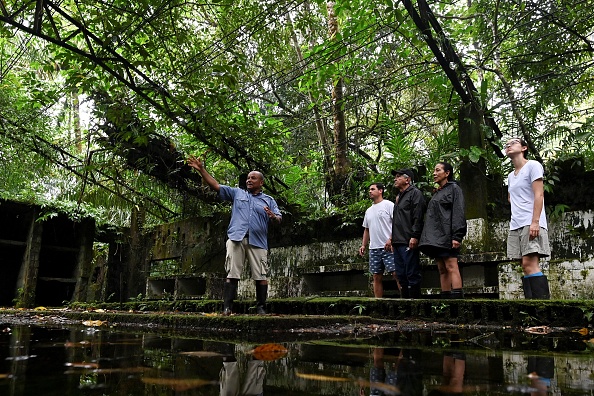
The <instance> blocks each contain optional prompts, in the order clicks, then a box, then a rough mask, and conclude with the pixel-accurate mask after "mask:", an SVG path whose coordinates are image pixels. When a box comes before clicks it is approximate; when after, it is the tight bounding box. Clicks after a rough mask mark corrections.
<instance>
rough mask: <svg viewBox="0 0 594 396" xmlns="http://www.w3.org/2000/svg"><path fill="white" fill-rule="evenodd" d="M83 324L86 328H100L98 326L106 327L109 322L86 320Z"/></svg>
mask: <svg viewBox="0 0 594 396" xmlns="http://www.w3.org/2000/svg"><path fill="white" fill-rule="evenodd" d="M82 324H84V325H85V326H92V327H98V326H103V325H106V324H107V322H104V321H102V320H85V321H83V322H82Z"/></svg>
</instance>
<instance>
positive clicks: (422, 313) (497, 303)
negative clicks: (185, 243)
mask: <svg viewBox="0 0 594 396" xmlns="http://www.w3.org/2000/svg"><path fill="white" fill-rule="evenodd" d="M72 307H80V308H88V309H97V308H102V309H109V310H122V311H131V312H138V311H144V312H150V311H161V312H165V311H166V312H180V313H181V312H184V313H206V314H212V313H220V312H221V310H222V302H221V301H220V300H219V301H217V300H177V301H162V300H159V301H134V302H128V303H122V304H115V303H111V304H107V303H97V304H88V303H86V304H85V303H79V304H73V305H72ZM267 310H268V312H270V315H268V316H272V315H283V316H303V315H315V316H325V315H328V316H345V317H357V316H368V317H371V318H376V319H386V320H417V321H425V322H442V323H450V324H474V325H476V324H481V325H496V326H524V327H525V326H539V325H547V326H572V327H587V326H592V325H593V324H594V301H592V300H587V301H582V300H509V301H506V300H493V299H462V300H444V299H420V300H408V299H390V298H383V299H376V298H366V297H344V298H332V297H313V298H297V299H271V300H269V301H268V306H267ZM233 311H234V313H235V314H237V315H253V314H254V313H255V302H254V301H247V300H239V301H236V302H235V303H234V306H233ZM215 316H216V315H215Z"/></svg>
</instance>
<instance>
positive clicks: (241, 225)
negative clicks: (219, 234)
mask: <svg viewBox="0 0 594 396" xmlns="http://www.w3.org/2000/svg"><path fill="white" fill-rule="evenodd" d="M219 187H220V189H219V198H221V199H222V200H224V201H233V208H232V209H231V221H230V222H229V228H228V229H227V236H228V237H229V239H230V240H232V241H236V242H239V241H241V240H243V238H244V237H245V236H246V234H247V233H248V231H249V243H250V245H253V246H256V247H259V248H262V249H266V250H268V222H269V221H270V218H269V217H268V215H267V214H266V212H265V211H264V207H266V206H268V207H269V208H270V210H272V213H274V214H275V215H277V216H281V213H280V210H279V209H278V205H277V203H276V201H275V200H274V198H272V197H271V196H270V195H266V194H264V193H262V192H260V193H258V194H256V195H253V194H252V193H250V192H249V191H246V190H242V189H241V188H235V187H229V186H224V185H220V186H219Z"/></svg>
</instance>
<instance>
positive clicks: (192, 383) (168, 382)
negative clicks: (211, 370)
mask: <svg viewBox="0 0 594 396" xmlns="http://www.w3.org/2000/svg"><path fill="white" fill-rule="evenodd" d="M142 382H144V383H145V384H149V385H162V386H167V387H169V388H171V389H173V390H175V391H179V392H182V391H186V390H189V389H194V388H198V387H201V386H204V385H215V384H217V382H216V381H206V380H203V379H183V378H151V377H143V378H142Z"/></svg>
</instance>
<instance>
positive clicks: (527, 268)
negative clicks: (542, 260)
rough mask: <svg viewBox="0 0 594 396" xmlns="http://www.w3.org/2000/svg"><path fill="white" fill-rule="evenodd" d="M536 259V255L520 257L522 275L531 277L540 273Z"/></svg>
mask: <svg viewBox="0 0 594 396" xmlns="http://www.w3.org/2000/svg"><path fill="white" fill-rule="evenodd" d="M538 259H539V257H538V253H532V254H527V255H525V256H522V269H523V270H524V275H531V274H535V273H537V272H540V265H539V264H538Z"/></svg>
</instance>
